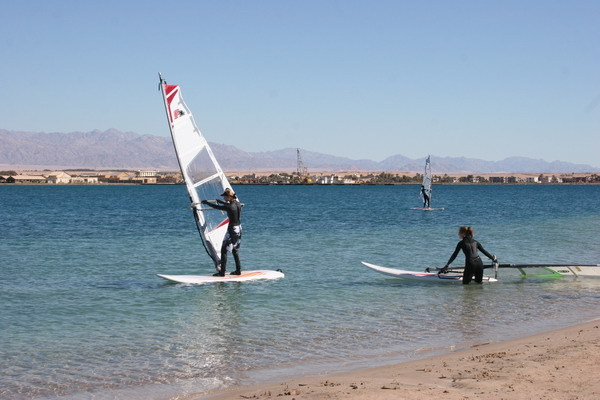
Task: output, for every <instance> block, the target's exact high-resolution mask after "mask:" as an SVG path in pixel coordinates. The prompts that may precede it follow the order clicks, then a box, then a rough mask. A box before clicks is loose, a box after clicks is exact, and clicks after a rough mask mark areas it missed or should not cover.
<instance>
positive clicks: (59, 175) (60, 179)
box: [46, 171, 71, 184]
mask: <svg viewBox="0 0 600 400" xmlns="http://www.w3.org/2000/svg"><path fill="white" fill-rule="evenodd" d="M46 182H47V183H54V184H59V183H71V175H69V174H67V173H66V172H63V171H55V172H52V173H50V174H49V175H47V176H46Z"/></svg>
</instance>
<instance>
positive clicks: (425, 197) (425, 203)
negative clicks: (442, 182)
mask: <svg viewBox="0 0 600 400" xmlns="http://www.w3.org/2000/svg"><path fill="white" fill-rule="evenodd" d="M421 197H423V208H429V196H428V195H427V190H425V185H421Z"/></svg>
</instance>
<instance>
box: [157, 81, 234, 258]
mask: <svg viewBox="0 0 600 400" xmlns="http://www.w3.org/2000/svg"><path fill="white" fill-rule="evenodd" d="M159 77H160V88H161V91H162V94H163V100H164V103H165V110H166V112H167V121H168V123H169V129H170V131H171V138H172V139H173V145H174V147H175V153H176V154H177V160H178V161H179V167H180V169H181V173H182V175H183V179H184V181H185V186H186V188H187V191H188V194H189V197H190V201H191V208H192V211H193V214H194V219H195V221H196V226H197V228H198V232H199V233H200V237H201V238H202V243H203V245H204V248H205V249H206V252H207V253H208V255H209V256H210V257H211V259H212V260H213V262H214V263H215V267H218V265H219V264H220V251H221V244H222V243H223V239H224V237H225V234H226V232H227V224H228V222H229V221H228V219H227V214H226V213H224V212H222V211H219V210H215V209H213V208H208V207H202V205H201V203H200V202H201V201H202V200H216V199H220V198H221V197H220V196H221V194H222V193H223V191H224V190H225V189H227V188H230V187H231V186H230V185H229V181H228V180H227V177H226V176H225V174H224V173H223V170H222V169H221V166H220V165H219V163H218V162H217V159H216V158H215V156H214V154H213V152H212V150H211V148H210V146H209V145H208V142H207V141H206V139H205V138H204V136H203V135H202V133H201V132H200V130H199V129H198V127H197V126H196V122H195V121H194V117H193V116H192V112H191V111H190V109H189V108H188V106H187V105H186V104H185V102H184V101H183V97H182V96H181V88H180V87H179V85H168V84H167V83H166V81H164V80H163V79H162V76H160V74H159Z"/></svg>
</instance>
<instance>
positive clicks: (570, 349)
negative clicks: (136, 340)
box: [178, 320, 600, 400]
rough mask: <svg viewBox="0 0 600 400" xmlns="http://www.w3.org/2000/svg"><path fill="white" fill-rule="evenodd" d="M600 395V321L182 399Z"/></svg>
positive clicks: (453, 399) (497, 399)
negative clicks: (433, 354) (402, 360)
mask: <svg viewBox="0 0 600 400" xmlns="http://www.w3.org/2000/svg"><path fill="white" fill-rule="evenodd" d="M183 398H185V399H194V400H208V399H210V400H225V399H260V400H266V399H282V400H285V399H290V400H292V399H295V400H302V399H355V400H367V399H378V400H379V399H382V400H386V399H396V400H398V399H402V400H417V399H419V400H422V399H432V400H433V399H436V400H438V399H443V400H458V399H460V400H463V399H469V400H471V399H494V400H501V399H505V400H509V399H510V400H512V399H519V400H520V399H523V400H525V399H527V400H529V399H552V400H554V399H559V400H562V399H564V400H574V399H577V400H584V399H590V400H591V399H594V400H596V399H600V320H596V321H592V322H588V323H585V324H581V325H577V326H573V327H569V328H564V329H560V330H556V331H552V332H547V333H543V334H539V335H535V336H529V337H525V338H521V339H516V340H510V341H506V342H501V343H493V344H483V345H479V346H475V347H471V348H468V349H464V350H459V351H455V352H452V353H448V354H445V355H441V356H436V357H431V358H427V359H423V360H417V361H411V362H405V363H400V364H396V365H390V366H384V367H377V368H369V369H362V370H356V371H352V372H347V373H341V374H333V375H327V376H304V377H299V378H297V379H292V380H289V381H285V382H280V383H265V384H259V385H253V386H243V387H236V388H231V389H225V390H221V391H218V392H213V393H205V394H197V395H194V396H185V397H178V399H183Z"/></svg>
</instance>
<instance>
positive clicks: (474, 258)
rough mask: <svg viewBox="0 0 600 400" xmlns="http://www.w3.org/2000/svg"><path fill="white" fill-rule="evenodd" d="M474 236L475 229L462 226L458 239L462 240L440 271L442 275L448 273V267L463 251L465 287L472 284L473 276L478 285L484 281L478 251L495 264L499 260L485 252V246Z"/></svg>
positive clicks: (463, 281)
mask: <svg viewBox="0 0 600 400" xmlns="http://www.w3.org/2000/svg"><path fill="white" fill-rule="evenodd" d="M473 235H474V233H473V228H472V227H470V226H461V227H460V228H459V229H458V237H460V238H461V239H462V240H461V241H460V242H458V244H457V245H456V249H455V250H454V253H452V256H451V257H450V259H449V260H448V262H447V263H446V265H445V266H444V268H442V269H441V271H440V273H446V272H448V266H449V265H450V264H452V261H454V259H455V258H456V256H457V255H458V252H459V251H461V250H462V251H463V253H464V254H465V270H464V272H463V280H462V283H463V284H465V285H466V284H467V283H469V282H471V279H473V276H474V277H475V279H474V280H475V282H477V283H481V281H482V280H483V261H481V258H480V257H479V254H478V253H477V250H480V251H481V252H482V253H483V254H485V255H486V256H487V257H488V258H489V259H490V260H492V261H494V262H496V260H497V259H496V256H494V255H492V254H490V253H488V252H487V251H485V249H484V248H483V246H481V244H480V243H479V242H478V241H477V240H475V239H473Z"/></svg>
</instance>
